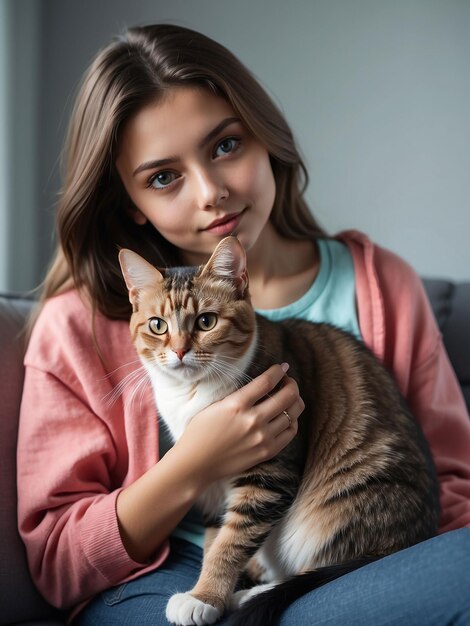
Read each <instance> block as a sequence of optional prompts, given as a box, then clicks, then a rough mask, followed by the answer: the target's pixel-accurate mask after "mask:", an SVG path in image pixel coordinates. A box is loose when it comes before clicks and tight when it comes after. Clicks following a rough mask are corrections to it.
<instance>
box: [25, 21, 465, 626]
mask: <svg viewBox="0 0 470 626" xmlns="http://www.w3.org/2000/svg"><path fill="white" fill-rule="evenodd" d="M66 156H67V162H66V170H65V180H64V186H63V190H62V194H61V197H60V202H59V210H58V217H57V226H58V233H59V241H60V243H59V247H58V251H57V255H56V258H55V261H54V263H53V265H52V267H51V270H50V271H49V274H48V276H47V279H46V282H45V287H44V292H43V298H42V302H41V310H40V313H39V314H38V316H37V319H36V322H35V325H34V329H33V332H32V336H31V340H30V344H29V348H28V352H27V355H26V359H25V364H26V379H25V386H24V396H23V403H22V411H21V424H20V432H19V447H18V449H19V452H18V483H19V526H20V532H21V534H22V537H23V539H24V542H25V544H26V547H27V551H28V557H29V563H30V568H31V573H32V576H33V578H34V580H35V581H36V584H37V586H38V587H39V589H40V590H41V592H42V593H43V595H44V596H45V597H46V598H47V599H48V600H49V601H50V602H51V603H52V604H54V605H56V606H59V607H63V608H66V609H72V611H71V618H70V619H71V620H73V621H74V623H75V624H78V625H81V626H83V625H86V624H103V625H106V624H113V625H118V624H134V623H135V624H139V625H145V624H152V625H156V624H165V623H167V622H166V620H165V616H164V615H165V605H166V603H167V600H168V598H169V596H170V595H172V594H173V593H175V592H177V591H186V590H188V589H190V588H191V587H192V586H193V585H194V583H195V581H196V579H197V576H198V573H199V568H200V564H201V557H202V551H201V547H200V546H201V537H202V528H201V525H200V524H199V523H198V522H199V520H198V519H197V514H196V513H195V512H193V511H191V507H192V505H193V504H194V502H195V501H196V499H197V497H198V495H199V494H200V493H201V492H202V491H203V490H204V489H205V487H207V485H209V484H210V483H211V482H212V481H215V480H218V479H221V478H224V477H229V476H232V475H234V474H236V473H239V472H241V471H243V470H245V469H247V468H248V467H251V466H252V465H254V464H255V463H258V462H261V461H263V460H266V459H269V458H271V457H272V456H274V455H275V454H277V453H278V452H279V451H280V450H281V449H282V448H283V447H284V446H286V445H287V443H288V442H289V441H290V440H291V439H292V438H293V437H294V436H295V434H296V431H297V418H298V417H299V415H300V414H301V412H302V409H303V401H302V399H301V398H300V397H299V394H298V389H297V385H296V383H295V382H294V381H293V380H292V379H290V378H289V377H288V376H287V375H286V371H287V365H286V364H277V365H273V366H272V367H271V368H270V369H269V370H268V371H266V372H265V373H263V374H262V375H261V376H259V377H258V378H257V379H255V380H253V381H252V382H251V383H249V384H247V385H246V386H245V387H243V388H242V389H240V390H239V391H237V392H235V393H234V394H232V395H230V396H228V397H227V398H226V399H224V400H223V401H221V402H219V403H216V404H213V405H212V406H210V407H209V408H207V409H205V410H204V411H202V412H201V413H199V414H198V415H197V416H196V417H195V418H194V419H193V420H192V422H191V423H190V425H189V426H188V428H187V430H186V431H185V433H184V435H183V437H182V438H181V439H180V440H179V441H178V443H177V444H176V445H175V446H174V447H172V448H170V449H169V450H168V451H167V449H166V448H165V442H164V435H163V433H160V437H159V434H158V427H157V423H156V411H155V407H154V402H153V398H152V394H151V391H150V389H149V387H148V386H147V387H146V388H142V389H140V390H139V391H138V393H137V394H136V389H135V385H134V386H133V385H125V384H124V383H123V382H122V381H125V380H131V382H132V380H133V379H132V371H133V370H134V369H135V367H136V363H137V361H136V359H137V357H136V354H135V351H134V349H133V347H132V344H131V342H130V337H129V330H128V320H129V317H130V312H131V311H130V304H129V301H128V294H127V290H126V286H125V283H124V281H123V279H122V276H121V272H120V269H119V265H118V257H117V252H118V249H119V248H121V247H125V248H130V249H132V250H135V251H136V252H138V253H139V254H141V255H142V256H143V257H145V258H147V259H148V260H149V261H151V262H152V263H154V264H155V265H157V266H158V265H159V266H173V265H178V264H186V265H194V264H200V263H203V262H204V261H206V260H207V259H208V257H209V256H210V254H211V253H212V251H213V250H214V248H215V246H216V244H217V243H218V241H220V239H221V238H222V237H224V236H225V235H227V234H229V233H234V234H236V235H237V236H238V238H239V240H240V241H241V243H242V245H243V246H244V248H245V250H246V251H247V259H248V268H249V274H250V291H251V294H252V300H253V303H254V305H255V307H256V308H257V309H258V310H260V311H262V312H263V313H265V314H266V315H269V316H271V317H277V318H279V317H291V316H294V315H298V316H313V318H314V319H317V320H319V321H329V322H332V323H335V324H336V325H339V326H342V327H343V328H346V329H347V330H350V331H351V332H355V333H356V334H359V335H360V336H361V337H362V339H363V341H364V342H365V343H366V344H367V345H368V346H369V347H370V348H371V349H372V350H373V351H374V352H375V354H376V355H377V356H378V357H379V358H380V359H382V360H383V361H384V362H385V364H386V365H387V366H388V367H389V369H391V370H392V371H393V373H394V375H395V378H396V380H397V383H398V385H399V387H400V390H401V391H402V393H403V394H404V395H405V397H406V398H407V400H408V403H409V404H410V406H411V407H412V409H413V411H414V413H415V415H416V416H417V418H418V419H419V420H420V422H421V425H422V428H423V430H424V432H425V434H426V435H427V437H428V438H429V442H430V445H431V448H432V451H433V455H434V458H435V462H436V465H437V469H438V472H439V475H440V481H441V504H442V519H441V529H440V530H441V532H442V534H441V535H440V536H438V537H437V538H435V539H433V540H431V541H429V542H424V543H423V544H420V545H418V546H415V547H413V548H411V549H409V550H406V551H404V552H402V553H399V554H395V555H392V556H391V557H387V558H385V559H383V560H382V561H379V562H377V563H375V564H373V565H369V566H366V567H364V568H362V569H361V570H359V571H357V572H355V573H352V574H349V575H346V576H344V577H343V578H341V579H339V580H338V581H336V582H333V583H330V584H328V585H326V586H325V587H323V588H321V589H319V590H317V591H315V592H312V593H310V594H307V595H306V596H304V597H303V598H302V599H301V600H299V601H297V602H295V603H294V604H293V605H292V606H291V607H290V608H289V609H288V610H287V612H286V613H285V614H284V616H283V620H282V623H283V624H296V625H298V624H307V623H308V624H310V623H312V622H313V621H315V623H326V622H327V621H328V622H329V623H335V624H356V623H357V624H383V623H394V624H403V623H406V624H424V623H426V624H434V623H435V624H440V625H442V624H446V623H449V624H450V623H453V624H455V623H457V620H459V619H460V620H461V621H460V622H458V623H462V624H463V623H469V621H470V598H469V596H468V576H469V575H468V572H469V571H470V561H469V554H470V550H469V548H470V531H469V530H468V529H465V530H460V531H459V530H456V529H459V528H462V527H464V526H468V525H469V524H470V454H469V451H470V422H469V420H468V415H467V412H466V407H465V404H464V401H463V398H462V396H461V393H460V389H459V386H458V383H457V381H456V379H455V375H454V374H453V372H452V369H451V366H450V365H449V362H448V359H447V356H446V354H445V351H444V349H443V346H442V344H441V341H440V337H439V333H438V330H437V327H436V324H435V321H434V319H433V317H432V314H431V311H430V307H429V304H428V302H427V300H426V297H425V295H424V291H423V288H422V286H421V284H420V282H419V279H418V278H417V276H416V274H415V273H414V272H413V271H412V270H411V269H410V268H409V267H408V266H407V265H406V264H405V263H404V262H403V261H402V260H400V259H399V258H397V257H396V256H394V255H393V254H391V253H390V252H387V251H385V250H383V249H381V248H379V247H378V246H375V245H374V244H373V243H371V242H370V241H369V240H368V239H367V237H366V236H365V235H362V234H360V233H357V232H348V233H343V234H342V235H340V236H339V237H337V238H336V239H333V238H328V237H327V236H326V234H325V233H324V232H323V231H322V230H321V228H320V227H319V226H318V225H317V224H316V222H315V221H314V219H313V218H312V217H311V215H310V213H309V211H308V208H307V206H306V204H305V201H304V199H303V197H302V191H303V189H304V188H305V185H306V183H307V175H306V171H305V168H304V166H303V163H302V161H301V159H300V157H299V154H298V152H297V149H296V147H295V144H294V141H293V138H292V134H291V132H290V129H289V127H288V125H287V124H286V122H285V120H284V119H283V117H282V115H281V114H280V112H279V111H278V110H277V108H276V107H275V106H274V105H273V103H272V102H271V100H270V99H269V97H268V96H267V95H266V93H265V92H264V91H263V89H262V88H261V87H260V86H259V84H258V83H257V82H256V81H255V80H254V78H253V77H252V76H251V75H250V73H249V72H248V71H247V70H246V68H244V67H243V66H242V65H241V64H240V62H239V61H238V60H237V59H235V58H234V57H233V55H232V54H231V53H230V52H228V51H227V50H226V49H225V48H223V47H222V46H220V45H219V44H217V43H215V42H214V41H211V40H210V39H208V38H207V37H205V36H203V35H201V34H198V33H196V32H193V31H190V30H188V29H184V28H180V27H176V26H169V25H157V26H148V27H143V28H133V29H130V30H129V31H128V32H127V33H126V35H125V36H124V37H122V38H119V39H117V40H116V41H114V42H113V43H111V44H110V45H109V46H108V47H107V48H105V49H104V50H103V51H102V52H101V53H100V54H98V56H97V57H96V59H95V61H94V62H93V64H92V65H91V67H90V69H89V71H88V73H87V75H86V77H85V80H84V82H83V84H82V87H81V90H80V93H79V95H78V98H77V102H76V105H75V109H74V111H73V115H72V120H71V125H70V130H69V134H68V138H67V153H66ZM129 372H130V376H131V378H130V379H129V378H128V379H126V378H125V374H126V373H129ZM281 380H283V381H284V384H283V385H282V387H281V389H280V390H279V389H278V383H279V382H280V381H281ZM134 382H135V381H134ZM119 383H121V385H120V386H119V389H121V390H122V398H119V399H118V401H115V402H109V398H110V396H111V395H112V393H113V390H115V389H116V387H117V386H118V385H119ZM137 384H138V383H137ZM268 392H271V396H272V397H270V398H269V399H264V400H262V399H263V398H265V396H266V393H268ZM255 404H256V411H254V409H253V407H254V405H255ZM285 411H287V412H288V414H289V415H290V416H291V418H292V423H291V424H289V423H288V422H287V420H286V419H285V413H284V412H285ZM255 414H256V416H257V417H256V419H255V418H254V415H255ZM159 439H160V441H159ZM165 452H166V454H165V455H164V456H163V454H164V453H165ZM159 459H160V460H159ZM188 512H189V515H187V514H188ZM450 531H454V532H450ZM465 590H466V592H465ZM425 615H426V617H424V616H425Z"/></svg>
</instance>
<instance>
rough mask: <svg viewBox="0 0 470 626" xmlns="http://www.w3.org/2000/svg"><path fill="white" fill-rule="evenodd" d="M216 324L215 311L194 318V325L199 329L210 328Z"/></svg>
mask: <svg viewBox="0 0 470 626" xmlns="http://www.w3.org/2000/svg"><path fill="white" fill-rule="evenodd" d="M216 324H217V315H216V314H215V313H203V314H202V315H200V316H199V317H198V318H197V320H196V327H197V328H199V330H212V329H213V328H214V326H215V325H216Z"/></svg>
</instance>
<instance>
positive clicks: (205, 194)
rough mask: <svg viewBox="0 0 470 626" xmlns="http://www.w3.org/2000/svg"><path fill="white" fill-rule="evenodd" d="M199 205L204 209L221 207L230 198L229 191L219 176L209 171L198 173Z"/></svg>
mask: <svg viewBox="0 0 470 626" xmlns="http://www.w3.org/2000/svg"><path fill="white" fill-rule="evenodd" d="M196 180H197V187H198V196H199V205H200V207H201V208H202V209H210V208H213V207H219V206H221V205H222V204H223V203H224V201H225V200H226V199H227V198H228V195H229V193H228V189H227V187H226V185H225V183H224V181H223V178H221V177H220V176H219V175H217V174H216V173H215V172H211V171H209V170H207V169H204V170H199V171H198V172H197V173H196Z"/></svg>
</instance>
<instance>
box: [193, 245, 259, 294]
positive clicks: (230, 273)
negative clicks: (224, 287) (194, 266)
mask: <svg viewBox="0 0 470 626" xmlns="http://www.w3.org/2000/svg"><path fill="white" fill-rule="evenodd" d="M204 274H211V275H212V276H218V277H220V278H228V279H230V280H232V281H234V282H235V283H236V285H237V288H238V290H239V292H240V295H241V296H243V295H244V293H245V291H246V289H247V287H248V272H247V269H246V254H245V250H244V249H243V246H242V245H241V243H240V242H239V241H238V239H237V238H236V237H226V238H225V239H222V241H221V242H220V243H219V244H218V246H217V248H216V249H215V250H214V252H213V253H212V256H211V258H210V259H209V261H208V262H207V264H206V265H205V267H204V269H203V271H202V273H201V276H203V275H204Z"/></svg>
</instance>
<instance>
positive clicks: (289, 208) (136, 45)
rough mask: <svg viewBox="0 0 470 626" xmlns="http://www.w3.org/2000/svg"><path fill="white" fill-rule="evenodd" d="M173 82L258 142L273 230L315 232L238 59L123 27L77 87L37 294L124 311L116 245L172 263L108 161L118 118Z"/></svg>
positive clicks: (299, 173)
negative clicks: (223, 105) (214, 99)
mask: <svg viewBox="0 0 470 626" xmlns="http://www.w3.org/2000/svg"><path fill="white" fill-rule="evenodd" d="M175 86H198V87H202V88H205V89H209V90H211V92H212V93H215V94H217V95H218V96H220V97H222V98H224V99H225V100H226V101H227V102H229V103H230V104H231V105H232V107H233V109H234V110H235V112H236V113H237V114H238V116H239V117H240V118H241V120H242V121H243V123H244V124H245V126H246V127H247V128H248V129H249V130H250V131H251V132H252V134H253V135H254V136H255V137H256V138H257V139H258V140H259V141H260V142H261V143H262V144H263V145H264V147H265V148H266V149H267V151H268V153H269V155H270V160H271V166H272V169H273V173H274V177H275V181H276V197H275V200H274V206H273V209H272V214H271V222H272V223H273V225H274V227H275V228H276V229H277V230H278V231H279V232H280V233H282V234H283V235H285V236H286V237H290V238H297V239H306V238H314V237H317V236H320V235H323V234H324V233H323V231H322V229H321V228H320V227H319V226H318V225H317V224H316V222H315V220H314V219H313V217H312V215H311V214H310V211H309V209H308V207H307V205H306V203H305V201H304V199H303V195H302V194H303V192H304V190H305V187H306V186H307V182H308V175H307V171H306V169H305V166H304V164H303V162H302V159H301V158H300V155H299V153H298V151H297V148H296V146H295V143H294V139H293V136H292V132H291V130H290V128H289V126H288V125H287V123H286V121H285V119H284V117H283V115H282V114H281V112H280V111H279V110H278V108H277V107H276V106H275V104H274V103H273V102H272V100H271V98H270V97H269V96H268V95H267V93H266V92H265V91H264V89H263V88H262V87H261V86H260V85H259V83H258V82H257V80H256V79H255V78H254V77H253V76H252V75H251V73H250V72H249V71H248V70H247V69H246V68H245V67H244V66H243V65H242V63H241V62H240V61H239V60H238V59H237V58H236V57H235V56H234V55H233V54H232V53H231V52H229V51H228V50H227V49H226V48H224V47H223V46H221V45H220V44H218V43H216V42H215V41H213V40H211V39H209V38H208V37H206V36H204V35H202V34H200V33H197V32H195V31H192V30H189V29H187V28H183V27H180V26H173V25H167V24H158V25H153V26H144V27H137V28H130V29H129V30H128V31H127V33H126V34H125V35H124V36H122V37H119V38H116V39H115V40H114V41H113V42H112V43H111V44H109V45H108V46H107V47H106V48H104V49H103V50H102V51H101V52H100V53H99V54H98V55H97V57H96V58H95V60H94V62H93V63H92V65H91V66H90V68H89V70H88V72H87V73H86V75H85V77H84V80H83V82H82V85H81V88H80V90H79V93H78V97H77V100H76V103H75V107H74V110H73V113H72V117H71V121H70V126H69V130H68V135H67V139H66V144H65V152H64V156H65V175H64V183H63V188H62V191H61V194H60V198H59V203H58V212H57V232H58V238H59V244H58V248H57V252H56V256H55V259H54V261H53V264H52V266H51V268H50V270H49V272H48V274H47V276H46V279H45V282H44V288H43V292H42V298H41V302H44V301H45V300H46V299H47V298H49V297H51V296H53V295H55V294H57V293H60V292H61V291H64V290H66V289H68V288H70V287H73V286H75V287H76V288H78V289H80V290H81V291H82V292H83V293H84V294H85V295H86V297H87V298H88V299H89V301H90V302H91V305H92V308H93V310H94V311H100V312H101V313H103V314H104V315H106V316H108V317H110V318H114V319H129V317H130V313H131V308H130V304H129V300H128V293H127V289H126V286H125V284H124V281H123V279H122V274H121V271H120V269H119V264H118V257H117V254H118V250H119V248H121V247H126V248H131V249H132V250H135V251H136V252H138V253H139V254H141V255H142V256H143V257H145V258H146V259H148V260H149V261H150V262H151V263H154V264H155V265H159V266H163V267H165V266H171V265H175V264H178V250H177V249H176V248H175V247H174V246H173V245H172V244H170V243H169V242H168V241H166V240H165V239H164V238H163V237H162V236H161V235H160V234H159V233H158V231H156V230H155V228H154V227H153V226H152V225H151V224H150V223H148V222H147V224H145V225H144V226H140V225H137V224H135V223H134V221H133V220H132V219H131V217H130V212H129V207H130V202H131V200H130V198H129V196H128V194H127V193H126V191H125V189H124V187H123V185H122V183H121V180H120V178H119V176H118V174H117V171H116V168H115V165H114V163H115V159H116V156H117V150H118V146H119V139H120V133H121V131H122V129H123V127H124V125H125V124H126V122H127V120H129V118H131V117H132V116H133V115H135V114H136V113H137V112H138V111H139V110H140V109H142V108H143V107H144V106H146V105H148V104H149V103H151V102H155V101H158V99H159V98H161V97H162V95H163V94H164V92H165V90H168V89H169V88H171V87H175Z"/></svg>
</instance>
